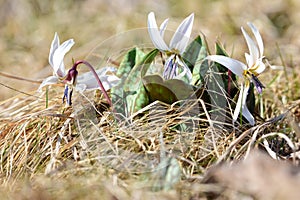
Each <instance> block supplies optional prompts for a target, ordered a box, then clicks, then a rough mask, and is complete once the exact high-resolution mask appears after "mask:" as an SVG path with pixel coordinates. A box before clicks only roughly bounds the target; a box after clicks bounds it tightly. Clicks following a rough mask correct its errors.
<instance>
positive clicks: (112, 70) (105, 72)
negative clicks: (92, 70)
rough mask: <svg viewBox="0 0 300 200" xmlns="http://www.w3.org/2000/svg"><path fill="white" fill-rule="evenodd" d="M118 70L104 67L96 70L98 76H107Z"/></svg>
mask: <svg viewBox="0 0 300 200" xmlns="http://www.w3.org/2000/svg"><path fill="white" fill-rule="evenodd" d="M116 71H117V69H116V68H115V67H102V68H101V69H98V70H96V73H97V74H98V76H101V75H106V74H107V72H116Z"/></svg>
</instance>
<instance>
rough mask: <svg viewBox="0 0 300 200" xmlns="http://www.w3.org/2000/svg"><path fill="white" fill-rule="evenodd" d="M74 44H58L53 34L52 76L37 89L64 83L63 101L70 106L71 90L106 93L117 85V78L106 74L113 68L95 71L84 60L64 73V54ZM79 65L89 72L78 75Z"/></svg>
mask: <svg viewBox="0 0 300 200" xmlns="http://www.w3.org/2000/svg"><path fill="white" fill-rule="evenodd" d="M74 44H75V42H74V40H73V39H69V40H67V41H65V42H63V43H62V44H60V42H59V37H58V35H57V33H55V35H54V39H53V41H52V43H51V48H50V53H49V64H50V66H51V67H52V69H53V75H52V76H49V77H48V78H46V79H45V80H44V81H43V82H42V84H41V85H40V87H39V89H38V90H39V91H41V89H42V88H43V87H44V86H46V85H52V84H57V83H59V82H62V83H65V84H66V86H65V92H64V98H63V99H65V98H66V99H67V103H68V104H69V105H71V95H72V89H73V88H75V90H76V91H79V92H83V91H85V90H95V89H104V90H105V91H106V90H109V89H110V88H111V87H113V86H115V85H117V84H118V82H119V78H118V77H116V76H115V75H108V74H107V73H108V72H114V71H116V69H115V68H114V67H104V68H102V69H99V70H96V71H95V70H94V69H93V67H92V66H91V65H90V64H89V63H88V62H87V61H84V60H81V61H77V62H75V64H74V65H73V67H72V68H71V69H70V70H69V71H68V72H67V73H66V70H65V65H64V62H63V59H64V56H65V54H66V53H67V52H68V51H69V50H70V49H71V47H72V46H73V45H74ZM79 64H85V65H87V66H88V67H89V68H90V70H91V72H87V73H83V74H81V75H78V71H77V65H79ZM93 75H94V76H97V77H98V78H99V79H100V80H99V81H100V84H99V81H98V80H97V78H95V77H94V76H93ZM100 85H102V86H103V88H101V86H100ZM102 92H103V91H102Z"/></svg>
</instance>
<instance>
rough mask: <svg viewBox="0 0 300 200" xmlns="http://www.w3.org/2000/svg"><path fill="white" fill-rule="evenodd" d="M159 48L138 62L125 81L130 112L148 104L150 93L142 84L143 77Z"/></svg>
mask: <svg viewBox="0 0 300 200" xmlns="http://www.w3.org/2000/svg"><path fill="white" fill-rule="evenodd" d="M158 52H159V50H157V49H155V50H153V51H151V52H150V53H148V54H147V55H145V56H144V57H143V59H142V60H141V61H140V62H138V63H136V64H135V66H134V67H133V69H132V70H131V72H130V73H129V75H128V77H127V79H126V80H125V82H124V87H123V88H124V92H125V93H126V94H127V96H126V103H127V108H128V113H129V114H132V113H134V112H136V111H138V110H140V109H141V108H143V107H145V106H146V105H148V103H149V100H148V95H147V93H146V91H145V89H144V85H143V84H142V80H141V77H142V76H144V75H145V73H146V72H147V70H148V68H149V66H150V64H151V63H152V62H153V60H154V58H155V56H156V55H157V53H158Z"/></svg>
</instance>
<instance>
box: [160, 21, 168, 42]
mask: <svg viewBox="0 0 300 200" xmlns="http://www.w3.org/2000/svg"><path fill="white" fill-rule="evenodd" d="M168 21H169V19H165V21H163V23H162V24H161V25H160V27H159V33H160V36H161V37H162V38H164V34H165V30H166V28H167V25H168Z"/></svg>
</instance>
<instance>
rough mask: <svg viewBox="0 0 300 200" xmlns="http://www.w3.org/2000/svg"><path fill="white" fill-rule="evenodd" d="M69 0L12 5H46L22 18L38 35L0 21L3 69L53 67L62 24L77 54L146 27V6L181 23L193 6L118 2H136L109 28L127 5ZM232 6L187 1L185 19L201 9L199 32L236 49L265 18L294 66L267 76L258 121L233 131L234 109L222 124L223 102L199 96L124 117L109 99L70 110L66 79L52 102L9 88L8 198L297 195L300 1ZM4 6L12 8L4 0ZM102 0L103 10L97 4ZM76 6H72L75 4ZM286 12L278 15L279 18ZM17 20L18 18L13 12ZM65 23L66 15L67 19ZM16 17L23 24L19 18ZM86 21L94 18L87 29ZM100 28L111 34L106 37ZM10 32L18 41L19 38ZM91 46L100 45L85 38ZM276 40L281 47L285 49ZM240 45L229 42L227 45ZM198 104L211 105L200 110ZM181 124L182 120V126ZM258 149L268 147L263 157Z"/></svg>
mask: <svg viewBox="0 0 300 200" xmlns="http://www.w3.org/2000/svg"><path fill="white" fill-rule="evenodd" d="M11 2H15V1H11ZM66 2H67V3H66V4H64V5H60V4H59V3H53V5H52V4H51V7H49V10H48V7H43V6H45V5H44V4H42V3H41V2H38V1H32V2H31V3H24V4H22V5H21V6H20V7H14V8H16V9H17V8H18V9H20V10H23V9H22V8H23V7H22V6H24V7H29V8H30V9H32V10H34V9H37V11H36V13H34V14H33V16H32V15H30V16H29V15H28V13H25V14H24V16H27V18H25V19H24V20H25V21H26V20H28V21H30V20H31V19H35V21H33V22H32V24H31V25H32V26H36V27H38V28H36V29H35V31H36V32H34V31H33V30H32V29H30V28H28V29H25V28H24V27H23V26H21V25H20V23H21V22H22V20H21V21H18V20H19V19H18V18H14V19H11V18H9V17H8V18H6V20H7V21H4V22H1V23H2V24H4V25H5V27H6V29H5V30H2V31H1V32H0V34H1V36H3V37H1V41H0V42H1V43H3V44H5V46H6V49H1V53H2V52H3V54H1V62H0V65H1V66H7V67H5V68H1V70H3V71H6V72H10V73H12V72H13V71H9V70H6V69H8V68H9V67H10V66H11V65H13V66H16V68H15V69H13V70H14V71H18V69H20V68H22V67H21V66H26V67H30V66H32V68H34V71H39V70H41V66H44V65H46V62H47V54H48V50H49V44H48V43H50V40H51V39H52V37H53V33H54V32H55V31H59V32H62V35H63V36H64V37H66V38H69V37H75V40H76V41H78V43H79V47H78V46H77V47H76V48H77V50H75V48H74V51H72V53H73V55H72V56H73V57H75V58H80V57H83V56H86V55H87V54H88V53H89V51H90V49H91V48H93V47H95V43H96V44H98V42H99V40H100V41H101V40H103V39H106V38H107V37H108V36H109V35H112V34H116V33H118V32H122V31H125V30H128V29H130V28H133V27H144V26H145V21H146V14H147V13H148V10H156V9H159V10H160V11H161V12H162V13H163V14H161V16H159V15H158V16H159V18H160V19H163V18H164V17H168V14H170V15H172V16H178V20H181V19H182V16H181V15H179V14H178V10H181V9H183V7H184V6H183V4H184V3H183V2H179V3H178V4H175V5H174V6H173V7H172V8H169V7H168V6H169V5H172V2H171V1H169V2H166V3H165V4H163V5H160V7H159V6H158V2H155V1H154V3H147V4H141V3H138V2H135V1H133V2H132V4H130V5H127V4H126V3H125V2H123V1H120V2H123V4H122V5H123V6H124V5H126V6H128V8H127V7H124V9H123V13H121V14H120V15H119V16H122V20H123V21H120V17H116V19H114V20H113V21H112V22H111V23H107V22H106V23H101V27H100V26H99V27H100V28H99V27H96V26H94V25H95V24H97V23H100V22H103V21H105V20H108V19H110V18H109V17H108V15H112V14H115V15H116V16H118V15H117V14H116V12H117V11H116V10H115V9H117V8H118V9H119V10H122V9H120V7H121V6H120V7H118V6H116V5H113V3H112V4H109V3H107V2H106V4H105V1H99V2H101V3H97V2H96V1H95V2H94V1H87V2H80V3H78V2H77V3H75V1H71V0H70V1H66ZM228 2H229V1H228ZM228 2H227V1H215V2H212V3H208V2H206V1H203V2H202V4H201V5H198V4H196V3H187V4H186V5H185V7H184V11H185V13H182V15H183V16H186V15H187V14H188V13H190V12H195V13H196V16H197V15H198V16H199V19H197V18H196V22H195V23H196V27H200V28H199V29H197V31H200V30H201V31H203V32H204V33H205V35H207V37H208V40H209V42H211V41H214V39H213V38H215V37H216V35H218V34H219V33H220V32H222V37H220V38H219V40H221V41H223V42H225V41H226V44H227V45H229V44H231V43H234V45H235V46H236V47H238V48H240V47H241V46H242V45H244V44H243V42H239V41H242V38H241V37H240V33H239V27H240V26H241V25H243V26H245V24H246V21H255V23H256V24H257V25H258V26H259V28H260V30H261V32H262V34H263V37H264V39H265V41H266V42H265V46H266V55H267V57H268V59H269V61H270V62H271V63H272V64H276V65H283V66H284V68H283V70H277V71H276V70H270V69H269V71H268V72H267V73H265V74H264V75H262V76H261V78H262V81H263V82H264V83H266V85H267V88H266V90H265V92H264V94H263V98H262V100H261V101H260V100H259V99H258V100H257V101H258V102H257V105H258V107H259V108H260V111H261V112H260V113H257V119H258V123H257V125H256V126H254V127H247V126H241V127H238V128H237V127H233V126H232V124H231V123H230V121H231V120H230V118H229V116H230V113H229V112H230V110H225V109H224V108H218V107H216V110H219V112H218V113H219V114H220V113H222V115H223V116H222V117H223V118H222V119H224V120H222V121H218V118H215V119H214V118H211V116H212V115H211V113H210V114H208V113H207V109H206V108H207V107H210V106H213V105H208V104H205V103H204V102H203V101H202V100H201V99H195V100H186V101H182V102H176V103H174V104H173V105H167V104H164V103H161V102H154V103H152V104H150V105H148V106H147V107H145V108H144V109H142V110H140V111H139V112H138V113H135V114H134V115H133V116H131V117H124V116H122V115H120V114H117V113H114V112H111V110H110V109H109V108H107V104H106V102H104V100H103V98H102V97H101V96H100V97H99V96H97V95H96V96H95V95H94V94H92V93H90V94H85V96H83V95H80V94H77V96H75V99H74V105H75V106H74V107H64V105H63V104H62V103H61V94H62V93H61V91H62V88H61V87H58V86H54V87H52V88H49V91H48V97H49V99H48V100H47V99H45V96H46V95H45V92H44V93H42V94H38V93H36V92H26V91H30V90H27V89H25V87H24V88H23V87H22V88H21V89H18V90H21V91H22V92H24V93H26V94H18V95H15V94H16V93H14V94H13V97H11V98H7V97H8V96H9V95H7V93H6V94H5V91H4V93H3V99H6V100H3V101H2V102H1V103H0V110H1V111H0V161H1V162H0V171H1V176H0V182H1V187H0V191H1V194H2V195H1V198H2V199H99V198H100V199H154V198H155V199H156V198H158V199H246V198H248V199H283V198H289V199H297V195H299V194H298V193H299V192H298V190H297V188H295V186H296V185H298V183H299V176H298V174H299V169H298V168H297V167H298V165H299V141H298V138H299V137H300V128H299V121H300V115H299V110H300V102H299V90H300V87H299V85H300V81H299V80H300V79H299V69H297V67H298V65H299V63H300V60H299V59H298V57H297V55H298V54H299V49H298V47H297V45H298V43H299V41H300V40H299V38H298V37H299V36H298V35H299V34H296V33H297V32H299V22H298V20H297V19H298V18H297V15H298V14H297V8H299V7H300V4H299V3H298V2H296V1H285V2H283V1H275V3H274V2H273V1H272V2H273V3H272V4H270V2H269V1H267V2H268V3H269V4H267V3H262V4H261V5H260V6H259V7H255V6H253V7H252V6H249V8H247V12H244V10H243V9H244V8H243V6H244V5H245V4H247V3H248V5H251V4H250V3H249V2H250V1H246V0H245V1H242V2H239V3H234V4H233V3H228ZM2 4H3V5H13V4H12V3H8V2H6V1H4V2H2ZM33 5H38V7H34V6H33ZM79 5H80V6H79ZM93 5H94V9H92V8H90V7H93ZM104 5H105V6H106V7H105V6H104ZM13 6H15V5H13ZM59 6H62V7H63V8H65V12H59V11H58V10H57V9H58V7H59ZM69 7H70V8H72V9H70V10H67V8H69ZM158 7H159V8H158ZM96 8H98V9H99V10H98V9H96ZM196 8H199V9H196ZM101 9H102V10H101ZM126 9H127V10H126ZM209 9H215V11H214V12H213V13H214V15H217V16H219V17H212V16H211V15H212V12H210V11H209ZM20 10H17V11H15V10H14V9H12V12H13V13H14V12H17V13H18V14H19V15H20V16H19V15H18V17H20V18H22V16H23V15H21V14H22V12H20ZM229 10H230V12H229ZM42 11H43V12H45V14H43V12H42ZM79 11H80V13H81V11H82V12H83V13H82V15H83V16H79V18H78V19H77V26H75V27H74V26H73V25H72V27H73V28H72V29H71V30H69V29H66V28H64V26H65V24H68V23H74V21H72V19H73V18H74V16H78V15H77V14H78V12H79ZM100 11H102V12H103V13H101V12H100ZM133 11H138V12H137V13H136V14H134V15H135V16H136V17H135V19H136V20H132V15H133ZM241 12H242V14H241ZM277 15H278V17H279V19H276V16H277ZM7 16H11V15H10V13H8V14H7ZM37 16H39V17H37ZM70 16H71V17H70ZM72 16H73V18H72ZM64 17H65V18H64ZM53 18H54V19H55V20H54V19H53ZM58 18H63V19H64V20H62V21H60V22H59V21H58V20H57V19H58ZM9 20H13V22H14V23H15V24H10V25H9V23H8V22H10V21H9ZM14 20H15V21H14ZM68 20H70V21H68ZM86 20H87V21H88V20H90V21H89V23H91V24H92V25H91V26H86V23H87V21H86ZM197 20H198V22H197ZM272 20H273V21H272ZM276 20H278V21H276ZM280 20H281V21H280ZM175 22H176V21H175ZM5 23H7V24H5ZM174 24H176V23H174ZM199 24H200V25H199ZM216 24H218V26H215V25H216ZM198 25H199V26H198ZM171 26H172V24H171ZM54 27H55V29H58V30H54ZM68 27H71V25H68ZM82 27H84V28H82ZM297 28H298V29H297ZM82 29H83V30H84V31H82ZM103 30H105V31H103ZM16 32H20V34H23V35H24V34H25V33H30V34H29V35H30V40H29V41H27V40H26V39H24V38H25V37H24V36H23V38H22V37H20V36H17V34H16ZM76 32H78V35H77V33H76ZM99 32H104V33H103V34H102V33H101V36H98V37H97V38H96V35H97V34H99ZM295 32H296V33H295ZM74 33H76V34H75V35H74ZM12 35H13V36H12ZM87 35H89V36H87ZM37 36H39V37H37ZM9 37H12V38H14V39H12V40H9ZM92 37H95V38H96V39H91V38H92ZM3 38H4V39H3ZM24 40H25V41H24ZM12 41H13V42H12ZM40 41H44V42H43V43H42V45H40V46H39V48H37V49H34V48H32V46H38V45H37V43H38V42H40ZM45 41H47V42H45ZM95 41H98V42H95ZM233 41H235V42H233ZM236 41H238V42H236ZM87 42H90V43H89V44H87V45H85V43H87ZM11 43H13V44H11ZM277 43H278V46H279V48H275V46H276V44H277ZM16 44H19V45H20V46H22V47H25V46H27V45H28V48H27V49H26V50H23V49H22V48H21V50H20V49H18V48H16ZM125 47H126V46H125ZM128 47H130V46H127V48H128ZM270 47H271V48H270ZM232 48H233V47H232V46H231V45H229V46H227V49H228V51H229V52H230V51H231V49H232ZM28 49H30V51H27V50H28ZM122 50H123V46H122V48H120V49H118V54H121V53H119V52H121V51H122ZM16 52H17V53H18V54H17V57H21V58H22V59H14V57H13V56H12V55H13V54H14V53H16ZM103 52H105V51H103ZM233 52H234V53H233V54H234V55H236V56H234V57H237V58H239V57H238V56H240V57H242V56H243V55H242V53H241V52H243V49H242V48H240V49H234V51H233ZM96 53H99V52H96ZM99 54H102V52H100V53H99ZM115 57H117V56H115ZM3 58H7V59H3ZM69 58H70V57H69ZM66 60H68V57H67V58H66ZM69 60H70V59H69ZM21 74H25V75H24V76H22V77H29V79H34V78H36V77H38V76H39V77H44V75H34V76H33V77H31V74H32V71H29V70H24V72H23V71H20V74H15V75H17V76H21ZM26 74H27V75H26ZM6 80H9V81H11V82H13V81H15V79H12V78H3V80H2V78H1V82H2V83H7V84H6V85H9V86H11V87H13V88H20V87H18V86H19V85H20V83H14V84H10V83H11V82H9V81H8V82H6ZM21 83H23V82H21ZM25 83H27V81H26V82H25ZM18 84H19V85H18ZM30 85H32V83H30ZM30 87H32V86H30ZM35 88H36V87H35ZM7 91H11V90H7ZM4 97H5V98H4ZM46 100H47V101H46ZM46 103H47V104H48V107H47V108H46ZM199 108H200V110H201V111H202V112H201V113H198V112H195V110H199ZM258 110H259V109H258ZM221 111H222V112H221ZM227 121H228V123H227ZM178 124H182V125H184V126H182V127H178ZM254 149H255V150H257V149H260V150H261V151H263V152H265V154H261V153H253V150H254ZM164 166H168V167H164ZM271 177H273V178H271ZM279 182H280V184H277V183H279Z"/></svg>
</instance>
